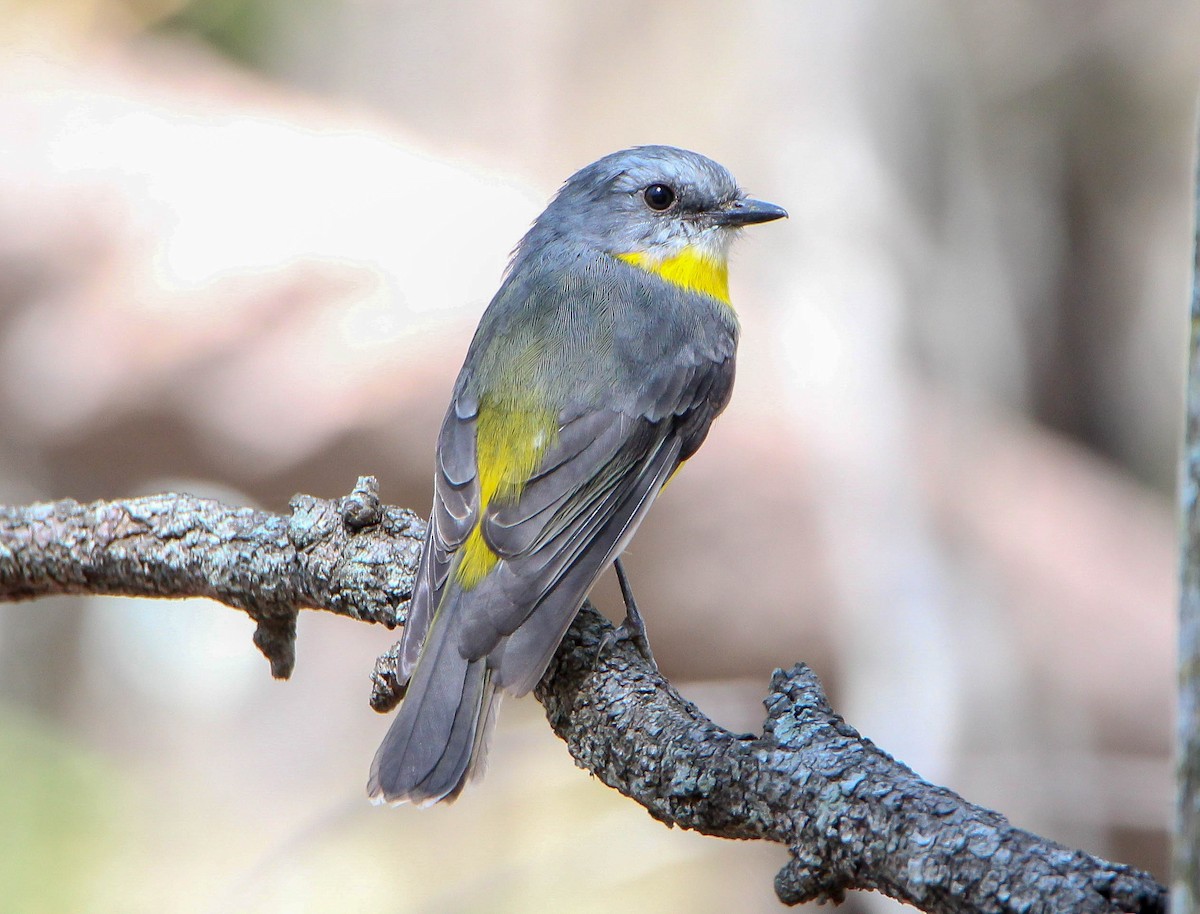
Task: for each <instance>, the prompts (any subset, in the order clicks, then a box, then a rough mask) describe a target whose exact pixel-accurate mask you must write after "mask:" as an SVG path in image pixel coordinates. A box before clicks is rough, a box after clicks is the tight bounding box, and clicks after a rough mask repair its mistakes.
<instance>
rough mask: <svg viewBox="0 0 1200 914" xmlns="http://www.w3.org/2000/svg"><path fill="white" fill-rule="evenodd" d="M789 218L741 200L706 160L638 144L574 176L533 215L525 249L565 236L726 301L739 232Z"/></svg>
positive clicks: (734, 187)
mask: <svg viewBox="0 0 1200 914" xmlns="http://www.w3.org/2000/svg"><path fill="white" fill-rule="evenodd" d="M785 216H787V212H786V211H785V210H784V209H783V208H782V207H779V206H776V205H775V204H773V203H764V202H763V201H761V200H753V199H751V198H749V197H747V196H746V194H745V193H743V192H742V190H741V189H740V188H739V187H738V184H737V181H735V180H734V178H733V175H731V174H730V173H729V171H728V170H727V169H725V168H724V167H723V166H721V165H719V164H717V163H716V162H714V161H713V160H712V159H709V158H707V157H705V156H702V155H700V154H699V153H695V152H689V151H688V150H686V149H677V148H675V147H673V146H636V147H634V148H632V149H625V150H622V151H621V152H614V153H612V154H611V155H607V156H605V157H604V158H602V159H599V160H598V161H596V162H593V163H592V164H591V165H588V166H587V167H586V168H583V169H581V170H580V171H578V172H576V173H575V174H574V175H572V176H571V177H570V178H568V179H567V182H566V183H565V184H564V185H563V187H562V189H561V190H560V191H559V192H558V195H557V196H556V197H555V198H554V200H553V201H552V202H551V203H550V205H549V206H548V207H547V208H546V210H545V212H543V213H542V215H541V216H539V217H538V220H537V222H536V223H535V225H534V227H533V229H531V230H530V233H529V236H527V238H526V242H525V243H524V244H523V247H526V248H528V246H529V244H530V243H531V242H532V243H534V244H536V243H538V242H540V241H548V240H550V239H551V238H569V239H571V240H573V241H577V242H579V243H582V244H584V245H586V246H588V247H590V248H593V249H599V250H601V251H603V252H604V253H607V254H610V255H612V256H614V257H617V258H618V259H621V260H624V261H626V262H627V263H630V264H633V265H634V266H637V267H640V268H642V269H645V270H648V271H650V272H652V273H655V274H657V275H659V276H661V277H662V278H664V279H666V280H667V281H669V282H672V283H674V284H676V285H679V286H683V287H684V288H687V289H690V290H692V291H698V292H704V293H706V294H709V295H712V296H714V297H716V298H719V299H721V300H722V301H725V302H728V300H729V294H728V267H727V263H728V254H729V244H730V242H731V241H732V239H733V237H734V235H735V234H736V233H737V230H738V229H740V228H742V227H744V226H747V225H753V224H755V223H759V222H770V221H772V220H775V219H781V218H783V217H785Z"/></svg>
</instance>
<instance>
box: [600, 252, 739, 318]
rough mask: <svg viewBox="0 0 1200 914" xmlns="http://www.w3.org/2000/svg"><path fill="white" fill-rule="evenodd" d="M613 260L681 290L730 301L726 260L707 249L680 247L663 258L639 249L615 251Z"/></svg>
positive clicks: (725, 302)
mask: <svg viewBox="0 0 1200 914" xmlns="http://www.w3.org/2000/svg"><path fill="white" fill-rule="evenodd" d="M617 259H618V260H623V261H625V262H626V263H630V264H633V265H634V266H635V267H638V268H639V269H642V270H645V271H646V272H648V273H653V274H654V275H655V276H658V277H660V278H661V279H665V280H666V281H667V282H669V283H671V284H672V285H675V286H679V288H681V289H687V290H688V291H689V292H699V293H700V294H701V295H708V296H710V297H712V298H715V299H716V300H717V301H719V302H721V303H722V304H725V305H728V304H729V303H730V302H729V263H728V261H726V260H725V259H724V258H721V259H719V260H718V259H716V258H714V257H713V256H712V255H711V254H709V253H708V252H701V251H698V250H697V249H696V248H684V249H683V250H682V251H680V252H679V253H678V254H674V255H672V256H670V257H665V258H656V257H653V256H651V255H649V254H646V253H645V252H643V251H630V252H629V253H628V254H618V255H617Z"/></svg>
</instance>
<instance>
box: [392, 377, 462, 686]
mask: <svg viewBox="0 0 1200 914" xmlns="http://www.w3.org/2000/svg"><path fill="white" fill-rule="evenodd" d="M477 412H478V404H477V403H476V402H475V401H474V399H472V398H470V397H468V396H465V395H463V394H461V393H456V396H455V398H454V400H453V402H451V404H450V408H449V409H448V410H447V411H446V418H445V419H444V420H443V422H442V429H441V432H440V433H439V435H438V445H437V468H436V470H435V471H434V482H433V509H432V510H431V511H430V513H429V529H428V531H427V533H426V535H425V547H424V549H423V550H422V551H421V560H420V563H419V565H418V567H417V575H416V578H415V586H414V588H413V595H412V599H411V601H410V602H409V607H408V620H407V621H406V623H405V625H404V633H403V635H402V636H401V639H400V656H399V660H400V668H399V671H398V672H399V674H400V678H401V680H402V681H404V682H407V680H408V678H409V676H411V675H412V671H413V669H414V667H415V666H416V663H417V657H418V656H419V655H420V652H421V645H422V644H423V643H424V641H425V636H426V634H427V633H428V631H429V625H430V623H431V622H432V621H433V614H434V612H435V611H436V610H437V607H438V604H439V602H440V601H441V595H442V591H443V590H444V589H445V586H446V578H447V576H448V575H449V573H450V565H451V563H452V562H453V560H454V553H455V551H456V550H457V549H458V548H459V547H460V546H461V545H462V544H463V541H464V540H466V538H467V535H468V534H469V533H470V532H471V528H473V527H474V526H475V520H476V515H477V513H478V505H479V485H478V480H477V471H476V466H475V418H476V415H477Z"/></svg>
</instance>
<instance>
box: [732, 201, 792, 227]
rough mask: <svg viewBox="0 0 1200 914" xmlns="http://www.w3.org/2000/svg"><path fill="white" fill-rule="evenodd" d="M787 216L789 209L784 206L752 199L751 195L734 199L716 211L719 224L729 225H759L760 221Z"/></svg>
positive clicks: (769, 220)
mask: <svg viewBox="0 0 1200 914" xmlns="http://www.w3.org/2000/svg"><path fill="white" fill-rule="evenodd" d="M786 218H787V210H786V209H784V208H783V207H782V206H776V205H775V204H774V203H766V202H764V201H762V200H751V199H750V198H749V197H743V198H742V199H741V200H734V201H733V203H731V204H729V206H727V207H725V208H723V209H720V210H718V211H717V213H716V222H717V224H718V225H728V226H739V225H757V224H758V223H759V222H774V221H775V220H776V219H786Z"/></svg>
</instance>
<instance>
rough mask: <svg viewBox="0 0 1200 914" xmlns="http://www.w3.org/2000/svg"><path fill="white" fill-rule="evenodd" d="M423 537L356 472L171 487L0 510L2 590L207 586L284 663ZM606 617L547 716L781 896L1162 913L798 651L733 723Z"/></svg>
mask: <svg viewBox="0 0 1200 914" xmlns="http://www.w3.org/2000/svg"><path fill="white" fill-rule="evenodd" d="M423 534H424V523H423V522H422V521H421V520H420V519H419V518H418V517H416V516H415V515H414V514H412V513H411V512H409V511H406V510H403V509H398V508H389V507H384V506H381V505H380V503H379V499H378V496H377V494H376V487H375V484H374V480H372V479H370V478H363V479H360V480H359V484H358V486H357V487H356V488H355V490H354V492H353V493H352V494H351V495H350V496H348V497H346V498H342V499H336V500H332V501H324V500H320V499H315V498H311V497H309V496H297V497H296V498H295V499H293V501H292V513H291V515H290V516H280V515H274V514H270V513H267V512H262V511H255V510H252V509H248V508H236V507H228V506H225V505H222V504H220V503H218V502H215V501H211V500H207V499H200V498H194V497H192V496H188V495H173V494H166V495H156V496H151V497H147V498H137V499H128V500H122V501H112V502H96V503H94V504H90V505H80V504H78V503H76V502H73V501H61V502H55V503H53V504H39V505H31V506H27V507H17V508H2V509H0V600H21V599H30V598H34V597H39V596H45V595H48V594H55V593H59V594H61V593H107V594H125V595H131V596H156V597H191V596H206V597H211V598H213V599H215V600H219V601H220V602H222V603H225V604H227V605H229V606H233V607H236V608H239V609H242V610H244V611H246V612H247V613H249V614H250V615H251V616H252V617H253V618H254V619H255V620H256V621H257V623H258V628H257V631H256V634H255V643H256V644H257V645H258V647H259V648H260V650H262V651H263V653H264V654H265V655H266V656H267V658H268V660H269V661H270V663H271V671H272V673H273V674H274V675H275V676H279V677H286V676H287V675H288V674H289V673H290V672H291V669H292V666H293V663H294V658H295V653H294V644H293V642H294V638H295V620H296V614H297V613H298V612H299V610H301V609H304V608H311V609H323V610H327V611H330V612H335V613H339V614H341V615H346V616H349V617H351V618H354V619H359V620H363V621H369V622H379V623H382V624H385V625H388V626H394V625H397V624H401V623H402V622H403V621H404V613H405V608H406V600H407V598H408V594H409V590H410V588H411V584H412V574H413V570H414V569H415V567H416V561H417V558H418V555H419V551H420V543H421V539H422V536H423ZM611 631H612V626H611V625H610V624H609V623H608V622H607V621H606V620H605V619H604V618H603V617H602V616H600V615H599V614H598V613H596V612H595V610H594V609H592V608H591V607H590V606H586V605H585V607H584V609H583V610H582V611H581V613H580V615H579V618H578V619H577V620H576V621H575V624H574V625H573V626H572V628H571V630H570V631H569V632H568V634H567V637H566V639H565V640H564V641H563V644H562V647H561V648H560V649H559V651H558V653H557V655H556V657H555V659H554V661H553V662H552V664H551V666H550V669H549V670H547V672H546V676H545V677H544V678H543V680H542V682H541V684H540V685H539V686H538V689H537V696H538V698H539V700H540V701H541V702H542V704H543V705H544V706H545V708H546V713H547V716H548V717H549V720H550V723H551V726H552V727H553V728H554V730H555V732H556V733H557V734H558V735H559V736H560V737H561V738H562V739H563V740H564V741H565V742H566V744H567V746H568V748H569V749H570V751H571V754H572V755H573V756H574V757H575V760H576V763H577V764H578V765H579V766H580V767H583V768H585V769H587V770H589V771H591V772H592V773H593V774H595V775H596V776H597V777H599V778H600V779H601V780H602V781H604V783H606V784H608V785H610V786H612V787H614V788H615V789H617V790H619V791H621V792H622V793H624V794H625V795H626V796H628V797H630V798H632V799H634V800H635V801H637V802H638V803H640V804H641V805H642V806H644V807H645V808H646V809H647V810H648V811H649V812H650V814H651V815H652V816H654V817H655V818H656V819H659V820H660V821H662V822H665V823H667V824H668V825H678V826H680V827H682V828H690V829H694V830H697V831H700V832H703V833H705V834H710V835H716V836H719V837H726V838H744V839H762V840H768V841H775V842H778V843H780V844H783V845H785V846H786V847H787V848H788V850H789V851H790V853H791V858H790V861H789V863H788V864H787V865H786V866H785V867H784V868H783V869H782V870H781V871H780V873H779V875H778V876H777V878H776V884H775V888H776V891H777V893H778V895H779V897H780V899H781V900H782V901H784V902H785V903H787V904H796V903H799V902H802V901H810V900H835V901H836V900H840V899H841V898H842V897H843V896H844V895H845V893H846V891H847V890H850V889H873V890H878V891H880V892H884V893H886V894H888V895H891V896H893V897H895V898H898V899H901V900H903V901H906V902H908V903H910V904H913V905H915V906H916V907H918V908H920V909H921V910H924V911H931V912H988V914H993V912H995V914H1000V912H1014V914H1015V912H1047V914H1048V912H1064V911H1073V912H1081V914H1086V912H1105V914H1110V912H1123V911H1136V912H1162V911H1165V910H1166V896H1165V890H1164V889H1163V887H1162V886H1160V885H1158V884H1157V883H1156V882H1155V881H1154V879H1153V878H1152V877H1151V876H1149V875H1148V874H1146V873H1143V872H1140V871H1138V870H1135V869H1133V868H1131V867H1127V866H1122V865H1119V864H1113V863H1108V862H1106V861H1104V860H1101V859H1099V858H1097V857H1094V856H1091V855H1090V854H1086V853H1084V852H1082V851H1076V850H1071V849H1068V848H1065V847H1062V846H1060V845H1058V844H1055V843H1054V842H1052V841H1048V840H1046V839H1044V838H1039V837H1038V836H1036V835H1033V834H1031V833H1029V832H1026V831H1023V830H1021V829H1018V828H1014V827H1013V826H1012V825H1010V824H1009V823H1008V822H1007V821H1006V820H1005V818H1004V817H1003V816H1001V815H1000V814H998V813H995V812H992V811H990V810H987V809H984V808H982V807H979V806H975V805H973V804H971V803H969V802H967V801H966V800H964V799H963V798H962V797H959V796H958V795H956V794H954V793H952V792H951V791H949V790H946V789H945V788H942V787H938V786H935V785H932V784H929V783H927V782H925V781H923V780H921V779H920V778H919V777H917V775H915V774H914V773H913V772H912V771H910V770H909V769H908V768H906V767H905V766H904V765H902V764H901V763H899V762H897V761H896V760H895V759H893V758H892V757H891V756H889V755H887V753H885V752H883V751H882V750H880V749H879V748H877V747H876V746H875V745H874V744H872V743H871V742H870V740H868V739H865V738H863V737H862V736H860V735H859V734H858V733H857V732H856V731H855V730H854V729H853V728H852V727H850V726H848V725H847V724H846V723H845V721H843V720H842V719H841V718H840V717H839V716H838V715H837V714H835V713H834V712H833V710H832V709H831V708H830V706H829V703H828V701H827V700H826V698H825V695H824V692H823V691H822V689H821V686H820V683H819V682H818V681H817V678H816V676H815V675H813V673H812V671H811V670H809V669H808V668H807V667H805V666H803V665H798V666H796V667H793V668H792V669H791V670H788V671H786V672H785V671H782V670H777V671H776V672H775V675H774V677H773V679H772V682H771V689H770V693H769V694H768V696H767V698H766V700H765V704H766V707H767V719H766V724H765V726H764V729H763V732H762V733H761V734H735V733H731V732H729V731H727V730H725V729H723V728H721V727H719V726H717V725H716V724H714V723H713V722H712V721H710V720H708V718H706V717H705V716H704V715H703V714H702V713H701V712H700V711H699V710H698V709H697V708H696V706H695V705H693V704H691V703H690V702H688V701H687V700H685V699H684V698H682V697H681V696H680V695H679V694H678V692H676V691H675V689H674V688H673V687H672V686H671V685H670V683H668V682H667V681H666V680H664V679H663V678H662V677H661V676H660V675H659V674H658V671H657V670H656V669H655V667H654V666H653V664H652V663H651V662H649V661H647V660H646V659H645V658H644V657H643V656H642V654H640V653H639V652H638V651H637V650H636V648H635V647H634V646H633V645H632V644H630V643H628V642H622V641H616V642H613V641H612V639H611V638H606V637H605V636H606V634H608V633H610V632H611ZM602 644H604V647H601V645H602ZM390 664H391V658H390V656H389V655H384V657H382V658H380V661H379V664H378V666H377V670H376V688H375V693H374V695H373V696H372V704H373V705H374V706H375V707H377V708H380V709H386V708H388V707H390V706H391V705H393V704H395V700H396V699H395V695H394V693H393V688H392V687H393V685H394V683H393V681H392V677H391V675H390V669H391V667H390Z"/></svg>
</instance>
